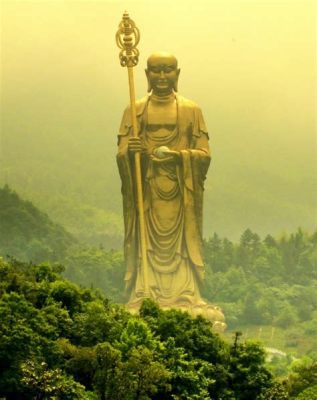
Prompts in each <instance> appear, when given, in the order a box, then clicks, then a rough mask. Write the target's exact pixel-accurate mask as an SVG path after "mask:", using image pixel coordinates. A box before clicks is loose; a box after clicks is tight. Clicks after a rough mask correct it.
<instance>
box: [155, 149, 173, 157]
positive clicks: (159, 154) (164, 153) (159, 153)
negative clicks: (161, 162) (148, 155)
mask: <svg viewBox="0 0 317 400" xmlns="http://www.w3.org/2000/svg"><path fill="white" fill-rule="evenodd" d="M169 151H170V149H169V148H168V147H167V146H160V147H158V148H157V149H156V150H155V152H154V154H155V156H156V157H157V158H164V157H166V156H167V153H168V152H169Z"/></svg>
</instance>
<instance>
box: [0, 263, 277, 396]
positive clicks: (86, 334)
mask: <svg viewBox="0 0 317 400" xmlns="http://www.w3.org/2000/svg"><path fill="white" fill-rule="evenodd" d="M60 272H61V267H59V266H57V265H55V266H54V265H53V266H52V265H49V264H47V263H46V264H40V265H33V264H25V263H20V262H17V261H14V260H13V261H11V262H4V261H1V262H0V278H1V285H0V315H1V326H0V394H1V395H2V396H5V397H6V398H7V399H9V400H11V399H53V398H55V399H101V400H105V399H112V400H115V399H118V400H119V399H120V400H124V399H197V400H198V399H199V400H200V399H219V400H220V399H223V400H224V399H228V400H229V399H241V400H242V399H245V400H247V399H250V398H254V399H256V398H258V399H260V398H262V397H261V396H262V395H263V396H264V394H265V393H266V392H267V390H268V389H270V388H272V387H273V386H274V381H273V379H272V376H271V374H270V372H269V371H268V370H267V369H266V367H265V365H264V359H265V353H264V350H263V349H262V348H261V347H260V346H259V345H258V344H256V343H254V342H241V341H239V340H238V336H237V338H236V340H235V341H234V342H233V344H231V345H230V344H228V343H226V342H224V341H223V340H222V339H220V337H219V336H218V335H217V334H215V333H213V331H212V329H211V324H210V322H208V321H207V320H204V319H203V318H197V319H192V318H191V317H190V316H189V315H188V314H186V313H182V312H180V311H176V310H171V311H161V310H160V309H159V308H158V307H157V306H156V304H155V303H153V302H151V301H146V302H145V303H144V304H143V307H142V309H141V311H140V316H132V315H131V314H129V313H128V312H127V311H125V310H124V309H123V308H121V307H120V306H117V305H114V304H111V303H110V302H109V301H108V300H107V299H106V298H105V297H103V296H102V295H100V294H99V293H98V292H94V291H92V290H89V289H84V288H80V287H78V286H76V285H75V284H73V283H71V282H69V281H66V280H64V279H62V277H61V275H60Z"/></svg>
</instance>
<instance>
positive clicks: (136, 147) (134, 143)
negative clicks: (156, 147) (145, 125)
mask: <svg viewBox="0 0 317 400" xmlns="http://www.w3.org/2000/svg"><path fill="white" fill-rule="evenodd" d="M128 150H129V152H131V153H132V154H135V153H137V152H141V151H142V144H141V139H140V138H139V137H130V138H129V141H128Z"/></svg>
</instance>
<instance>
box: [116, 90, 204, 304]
mask: <svg viewBox="0 0 317 400" xmlns="http://www.w3.org/2000/svg"><path fill="white" fill-rule="evenodd" d="M148 102H149V97H145V98H142V99H141V100H138V101H137V104H136V111H137V122H138V129H139V136H140V138H141V141H142V144H143V146H144V149H145V150H144V151H143V152H142V154H141V170H142V185H143V201H144V217H145V231H146V232H145V234H146V246H147V256H148V269H149V270H148V276H149V290H150V296H151V298H153V299H154V300H156V301H157V302H158V303H159V304H160V305H161V306H162V307H179V308H182V307H184V308H188V307H189V308H191V307H195V306H199V305H203V304H206V303H205V302H204V301H203V300H202V299H201V297H200V292H199V285H200V283H201V282H202V280H203V277H204V264H203V260H202V206H203V190H204V180H205V177H206V173H207V170H208V167H209V163H210V154H209V146H208V133H207V129H206V126H205V123H204V120H203V116H202V113H201V110H200V108H199V107H198V106H197V105H196V104H195V103H193V102H192V101H190V100H187V99H185V98H184V97H181V96H179V95H176V104H177V123H176V127H175V129H173V130H172V131H171V130H169V129H164V128H163V129H160V130H158V131H157V132H155V131H151V129H149V125H148V124H147V108H148ZM131 136H133V132H132V122H131V116H130V110H129V108H127V109H126V110H125V112H124V115H123V119H122V123H121V127H120V132H119V137H118V155H117V163H118V167H119V172H120V176H121V181H122V196H123V211H124V225H125V240H124V252H125V260H126V265H127V271H126V276H125V282H126V289H127V291H128V292H129V293H130V301H129V306H130V307H131V308H133V307H134V306H135V307H137V306H138V304H139V303H140V302H141V301H142V300H143V299H144V284H143V275H142V269H141V252H140V243H139V223H138V210H137V198H136V183H135V169H134V156H133V155H131V154H130V153H129V152H128V139H129V137H131ZM162 145H164V146H168V147H169V149H171V150H176V151H179V152H180V155H181V156H180V162H179V163H176V162H175V161H170V162H166V163H159V164H158V163H155V162H154V161H152V160H151V158H150V156H151V154H153V151H154V150H155V149H156V148H158V147H160V146H162Z"/></svg>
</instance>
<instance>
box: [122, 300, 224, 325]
mask: <svg viewBox="0 0 317 400" xmlns="http://www.w3.org/2000/svg"><path fill="white" fill-rule="evenodd" d="M143 300H145V298H143V299H139V301H138V302H133V303H131V302H129V303H128V304H127V305H126V307H127V309H128V310H129V311H130V312H131V313H132V314H137V313H138V312H139V309H140V307H141V305H142V302H143ZM158 304H159V306H160V308H161V309H162V310H170V309H172V308H175V309H177V310H181V311H187V312H188V314H189V315H191V316H192V317H194V318H195V317H197V316H198V315H201V316H203V317H204V318H206V319H208V320H209V321H210V322H212V324H213V330H214V331H215V332H218V333H222V332H224V331H225V330H226V328H227V324H226V323H225V316H224V314H223V312H222V310H221V308H220V307H218V306H215V305H211V304H208V303H205V302H202V303H199V304H197V305H189V304H173V305H166V304H160V303H158Z"/></svg>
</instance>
